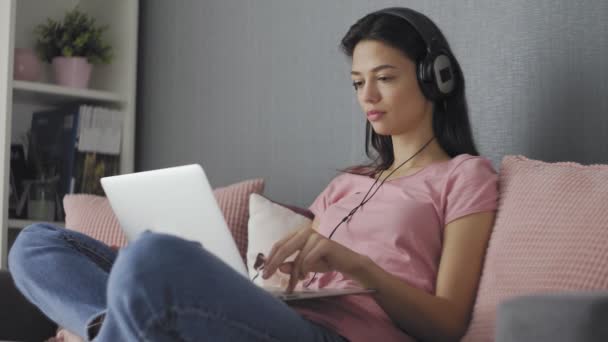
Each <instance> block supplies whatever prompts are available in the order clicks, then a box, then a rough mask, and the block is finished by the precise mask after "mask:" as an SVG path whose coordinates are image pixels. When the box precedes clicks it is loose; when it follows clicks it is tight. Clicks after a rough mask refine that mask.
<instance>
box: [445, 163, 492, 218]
mask: <svg viewBox="0 0 608 342" xmlns="http://www.w3.org/2000/svg"><path fill="white" fill-rule="evenodd" d="M445 193H446V200H445V211H444V213H445V216H444V222H445V224H448V223H450V222H452V221H454V220H456V219H459V218H461V217H463V216H466V215H470V214H475V213H480V212H485V211H494V210H496V208H497V207H498V175H497V174H496V171H495V170H494V168H493V167H492V164H491V163H490V161H489V160H487V159H485V158H482V157H472V158H469V159H465V160H464V161H462V162H461V163H460V164H458V165H457V166H456V167H455V168H454V169H453V170H452V172H451V174H450V176H449V177H448V181H447V184H446V192H445Z"/></svg>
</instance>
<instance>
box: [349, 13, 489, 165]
mask: <svg viewBox="0 0 608 342" xmlns="http://www.w3.org/2000/svg"><path fill="white" fill-rule="evenodd" d="M437 31H439V32H440V33H441V31H440V30H439V28H437ZM442 36H443V34H442ZM362 40H375V41H380V42H383V43H385V44H387V45H389V46H392V47H394V48H396V49H398V50H400V51H401V52H403V53H404V54H405V55H406V56H407V57H408V58H409V59H411V60H412V61H414V62H415V63H417V62H418V61H419V60H421V59H422V58H423V57H424V56H425V54H426V45H425V43H424V40H423V39H422V37H421V36H420V34H419V33H418V32H417V31H416V30H415V29H414V28H413V27H412V26H411V25H410V24H409V23H408V22H407V21H405V20H404V19H401V18H398V17H395V16H393V15H389V14H381V13H371V14H368V15H366V16H365V17H363V18H361V19H359V20H358V21H357V22H356V23H355V24H353V25H352V26H351V27H350V29H349V30H348V32H347V33H346V35H345V36H344V37H343V38H342V41H341V43H340V48H341V49H342V51H343V52H344V53H345V54H346V55H347V56H348V57H350V58H352V57H353V51H354V50H355V46H356V45H357V44H358V43H359V42H360V41H362ZM445 41H446V44H447V40H445ZM446 48H447V49H448V50H449V45H447V46H446ZM448 52H449V53H450V54H451V51H448ZM452 55H453V54H452ZM453 71H454V73H455V75H454V76H455V79H456V82H457V83H456V91H455V92H454V94H452V95H451V96H450V97H448V98H447V99H445V100H441V101H436V102H435V105H434V106H433V134H434V136H435V139H437V142H438V143H439V145H440V146H441V148H442V149H443V150H444V151H445V152H446V153H447V154H448V155H449V156H450V157H455V156H457V155H459V154H463V153H468V154H471V155H479V153H478V152H477V149H476V148H475V142H474V141H473V135H472V133H471V125H470V123H469V114H468V107H467V101H466V96H465V91H464V76H463V74H462V70H461V69H460V65H459V64H458V61H456V59H455V58H454V59H453ZM370 148H372V149H373V150H374V151H375V152H376V153H377V156H376V157H375V158H374V157H373V156H372V155H371V153H370ZM365 154H366V155H367V156H368V157H369V158H370V159H373V161H372V163H370V164H368V165H358V166H353V167H351V168H348V169H347V170H343V171H346V172H352V173H359V174H366V175H371V174H376V173H377V172H379V171H381V170H386V169H388V168H389V167H390V166H391V165H392V164H393V162H394V156H393V142H392V140H391V137H390V136H388V135H380V134H377V133H376V132H374V130H373V128H372V126H371V125H370V123H369V121H368V122H367V123H366V125H365Z"/></svg>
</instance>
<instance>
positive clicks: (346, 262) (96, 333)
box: [9, 8, 497, 342]
mask: <svg viewBox="0 0 608 342" xmlns="http://www.w3.org/2000/svg"><path fill="white" fill-rule="evenodd" d="M342 48H343V50H344V51H345V53H346V54H347V55H348V56H349V57H351V58H352V71H351V75H352V79H353V85H354V90H355V93H356V96H357V99H358V101H359V104H360V105H361V108H362V110H363V113H364V114H365V116H366V118H367V127H366V151H367V152H368V155H370V156H372V155H371V154H370V149H371V150H373V151H372V152H373V156H372V159H373V162H372V163H371V164H369V165H363V166H357V167H353V168H350V169H348V170H346V171H347V172H344V173H342V174H341V175H339V176H337V177H336V178H335V179H334V180H332V181H331V183H330V184H329V185H328V186H327V188H326V189H325V190H324V191H323V192H322V193H321V194H320V195H319V196H318V197H317V198H316V200H315V201H314V202H313V204H312V205H311V207H310V209H311V210H312V211H313V212H314V213H315V219H314V221H313V223H312V225H311V226H309V227H302V228H301V229H299V230H298V231H296V232H295V233H293V234H291V235H290V236H288V237H286V238H284V239H282V240H281V241H278V242H277V243H276V244H275V246H274V247H273V249H272V251H271V253H270V255H269V256H268V257H267V258H266V260H265V267H264V270H263V277H269V276H271V275H272V274H273V273H274V272H276V271H277V270H280V271H282V272H285V273H290V274H291V278H290V279H291V281H290V284H289V288H288V290H292V289H293V288H294V287H295V286H296V284H297V283H298V281H302V280H303V282H302V284H303V286H306V287H309V288H345V287H353V286H355V287H365V288H372V289H375V292H373V293H371V294H365V295H351V296H342V297H333V298H325V299H318V300H309V301H300V302H293V303H291V304H289V305H287V304H285V303H283V302H281V301H279V300H277V299H275V298H274V297H272V296H271V295H269V294H268V293H266V292H265V291H264V290H262V289H260V288H258V287H256V286H255V285H253V284H252V283H251V282H249V281H248V280H247V279H243V278H242V277H241V276H240V275H238V274H236V273H235V272H234V271H232V270H231V269H230V268H229V267H228V266H225V265H224V264H223V263H221V262H219V261H218V260H217V259H216V258H215V257H213V256H212V255H210V254H209V253H208V252H207V251H206V250H205V249H203V248H201V246H200V245H199V244H196V243H194V242H190V241H185V240H182V239H179V238H176V237H172V236H168V235H162V234H156V233H151V232H147V233H144V234H143V236H142V237H141V238H140V239H138V240H137V241H135V242H133V243H132V244H130V245H129V246H127V247H126V248H124V249H123V250H121V252H120V253H118V254H117V253H116V252H115V251H114V250H113V249H111V248H110V247H108V246H106V245H104V244H102V243H100V242H98V241H95V240H92V239H90V238H88V237H86V236H83V235H81V234H78V233H76V232H72V231H68V230H65V229H60V228H56V227H53V226H50V225H45V224H38V225H33V226H30V227H28V228H27V229H25V230H24V231H22V233H21V234H20V235H19V237H18V239H17V241H16V242H15V245H14V246H13V248H12V250H11V253H10V257H9V263H10V267H11V271H12V272H13V276H14V278H15V282H16V284H17V286H18V287H19V289H20V290H21V291H22V292H23V293H24V295H25V296H26V297H27V298H28V299H29V300H31V301H32V302H33V303H34V304H36V305H37V306H38V307H40V308H41V309H42V311H43V312H44V313H45V314H46V315H48V316H49V317H50V318H52V319H53V320H54V321H56V322H57V323H59V324H60V325H61V326H64V327H66V328H67V329H68V330H70V331H73V334H70V335H69V336H71V337H70V338H76V339H78V337H74V335H77V336H80V337H83V338H85V339H93V338H94V340H95V341H311V342H312V341H351V342H365V341H373V340H376V341H384V342H391V341H409V340H413V339H421V340H431V341H443V340H446V341H452V340H454V341H455V340H458V339H459V338H460V337H461V336H462V335H463V334H464V332H465V330H466V327H467V325H468V322H469V318H470V314H471V311H472V306H473V302H474V298H475V293H476V289H477V284H478V281H479V277H480V271H481V266H482V262H483V257H484V252H485V249H486V245H487V241H488V238H489V234H490V231H491V227H492V224H493V220H494V212H495V209H496V206H497V203H496V201H497V176H496V173H495V171H494V170H493V169H492V166H491V164H490V162H489V161H488V160H486V159H484V158H481V157H479V156H477V155H478V153H477V151H476V149H475V146H474V143H473V138H472V136H471V131H470V127H469V121H468V114H467V107H466V101H465V92H464V79H463V76H462V72H461V70H460V67H459V65H458V63H457V62H456V60H455V59H454V57H453V56H452V54H451V52H450V49H449V46H448V44H447V42H446V41H445V39H444V38H443V36H442V34H441V33H440V31H439V29H438V28H437V27H436V26H435V25H434V24H433V23H432V22H431V21H430V20H428V18H426V17H424V16H422V15H421V14H419V13H417V12H414V11H411V10H408V9H394V8H393V9H385V10H381V11H378V12H374V13H371V14H369V15H367V16H365V17H363V18H362V19H360V20H359V21H357V22H356V23H355V24H354V25H353V26H352V27H351V28H350V30H349V31H348V33H347V34H346V36H345V37H344V38H343V40H342ZM159 251H162V253H160V252H159ZM294 252H299V253H298V255H297V257H296V259H295V260H294V261H293V262H291V263H286V262H285V259H286V258H287V257H288V256H289V255H291V254H293V253H294ZM62 334H68V332H67V331H63V332H62ZM65 336H67V335H65ZM58 338H63V337H58ZM66 340H67V338H66Z"/></svg>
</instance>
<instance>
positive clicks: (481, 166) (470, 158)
mask: <svg viewBox="0 0 608 342" xmlns="http://www.w3.org/2000/svg"><path fill="white" fill-rule="evenodd" d="M445 171H446V175H447V176H448V178H452V179H454V178H468V179H471V178H487V177H495V176H496V175H497V172H496V170H495V169H494V166H493V165H492V162H491V161H490V160H489V159H488V158H485V157H482V156H474V155H470V154H466V153H465V154H460V155H458V156H455V157H453V158H452V159H450V161H449V162H448V165H447V168H446V170H445Z"/></svg>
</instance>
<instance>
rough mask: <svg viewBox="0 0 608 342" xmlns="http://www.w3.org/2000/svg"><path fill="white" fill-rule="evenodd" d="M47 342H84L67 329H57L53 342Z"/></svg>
mask: <svg viewBox="0 0 608 342" xmlns="http://www.w3.org/2000/svg"><path fill="white" fill-rule="evenodd" d="M49 342H84V340H83V339H82V338H81V337H80V336H78V335H76V334H74V333H73V332H71V331H69V330H67V329H63V328H61V329H59V331H58V332H57V335H56V336H55V340H54V341H52V340H51V341H49Z"/></svg>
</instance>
